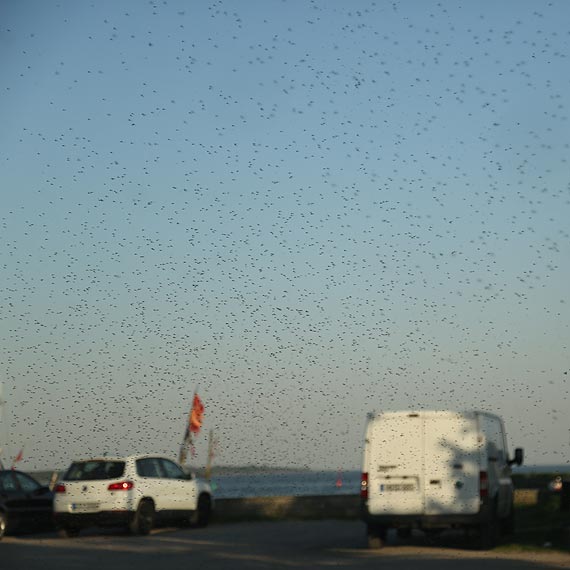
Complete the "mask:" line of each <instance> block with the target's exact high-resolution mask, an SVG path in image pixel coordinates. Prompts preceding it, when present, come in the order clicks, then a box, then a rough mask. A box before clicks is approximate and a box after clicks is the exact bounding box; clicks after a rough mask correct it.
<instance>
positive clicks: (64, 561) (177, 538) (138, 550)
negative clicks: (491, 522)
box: [0, 520, 570, 570]
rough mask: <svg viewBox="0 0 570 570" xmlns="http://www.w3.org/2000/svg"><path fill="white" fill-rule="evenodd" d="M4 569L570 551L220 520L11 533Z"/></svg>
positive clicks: (428, 564)
mask: <svg viewBox="0 0 570 570" xmlns="http://www.w3.org/2000/svg"><path fill="white" fill-rule="evenodd" d="M0 559H1V564H0V566H1V567H2V570H17V569H18V570H19V569H23V568H25V569H26V570H52V569H53V570H67V569H74V570H75V569H78V568H80V569H81V570H115V569H116V570H119V569H120V570H124V569H125V568H137V569H139V570H151V569H152V570H155V569H156V567H157V565H160V566H164V565H165V564H168V565H174V564H176V565H185V566H187V565H189V564H192V565H193V566H194V567H200V568H207V569H208V570H216V569H230V568H231V569H237V570H239V569H245V568H298V569H305V568H306V569H309V568H330V567H339V568H346V569H351V568H354V569H372V568H378V567H379V564H380V563H381V567H382V568H383V569H388V570H390V569H406V568H414V569H417V568H420V569H426V570H432V569H433V570H435V569H443V570H447V569H449V570H451V569H452V568H457V567H458V566H457V564H458V561H461V568H462V570H476V569H477V570H478V569H480V568H481V563H482V560H484V561H485V565H486V568H487V570H507V569H513V570H514V569H522V570H525V569H538V568H569V567H570V555H566V554H557V553H508V552H501V551H491V552H477V551H474V550H470V549H469V548H468V547H466V545H465V544H464V543H463V542H462V538H461V536H449V537H447V538H443V540H442V542H441V543H439V544H438V545H429V544H428V543H427V542H426V540H425V538H424V537H423V536H420V535H418V536H416V537H414V538H412V540H411V541H405V542H401V541H399V540H398V538H397V537H396V536H395V535H394V536H390V540H389V544H388V546H387V547H386V548H384V549H383V550H381V551H370V550H368V549H367V548H366V540H365V536H364V528H363V525H362V523H360V522H358V521H336V520H323V521H302V522H295V521H283V522H247V523H236V524H214V525H212V526H210V527H208V528H205V529H184V530H181V529H174V528H162V529H157V530H155V531H153V532H152V533H151V534H150V535H149V536H145V537H136V536H130V535H129V534H127V533H125V532H121V531H117V530H113V531H111V530H98V529H93V530H90V531H86V532H85V533H84V534H82V535H81V536H80V537H78V538H73V539H62V538H59V537H58V536H56V535H55V533H45V534H38V535H27V536H19V537H6V538H5V539H4V540H3V541H2V542H1V543H0Z"/></svg>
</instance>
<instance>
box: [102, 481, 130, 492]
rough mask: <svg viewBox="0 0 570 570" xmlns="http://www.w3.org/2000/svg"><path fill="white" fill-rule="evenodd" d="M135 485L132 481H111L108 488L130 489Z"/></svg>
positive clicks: (116, 489) (114, 489) (110, 489)
mask: <svg viewBox="0 0 570 570" xmlns="http://www.w3.org/2000/svg"><path fill="white" fill-rule="evenodd" d="M134 486H135V484H134V483H133V482H132V481H121V482H120V483H111V484H110V485H109V486H108V487H107V489H108V490H109V491H128V490H129V489H132V488H133V487H134Z"/></svg>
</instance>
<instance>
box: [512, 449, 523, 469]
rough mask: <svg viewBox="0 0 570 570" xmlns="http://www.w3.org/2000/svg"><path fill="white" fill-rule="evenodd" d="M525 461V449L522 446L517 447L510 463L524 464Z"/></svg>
mask: <svg viewBox="0 0 570 570" xmlns="http://www.w3.org/2000/svg"><path fill="white" fill-rule="evenodd" d="M523 461H524V451H523V449H522V447H517V448H516V449H515V457H514V459H510V460H509V465H513V464H515V465H522V462H523Z"/></svg>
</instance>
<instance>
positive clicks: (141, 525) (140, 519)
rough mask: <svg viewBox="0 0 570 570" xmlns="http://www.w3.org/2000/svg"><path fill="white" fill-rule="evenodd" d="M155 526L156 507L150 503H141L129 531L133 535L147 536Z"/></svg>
mask: <svg viewBox="0 0 570 570" xmlns="http://www.w3.org/2000/svg"><path fill="white" fill-rule="evenodd" d="M153 526H154V505H153V504H152V503H151V502H150V501H141V502H140V503H139V506H138V508H137V510H136V511H135V514H134V515H133V518H132V520H131V522H130V523H129V530H130V531H131V532H132V533H133V534H138V535H146V534H148V533H149V532H150V531H151V530H152V527H153Z"/></svg>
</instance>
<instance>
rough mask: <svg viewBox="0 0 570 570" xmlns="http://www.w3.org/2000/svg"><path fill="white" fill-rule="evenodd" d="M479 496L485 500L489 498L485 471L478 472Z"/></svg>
mask: <svg viewBox="0 0 570 570" xmlns="http://www.w3.org/2000/svg"><path fill="white" fill-rule="evenodd" d="M479 496H480V497H481V498H482V499H486V498H487V497H488V496H489V477H488V475H487V471H480V472H479Z"/></svg>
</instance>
